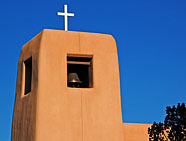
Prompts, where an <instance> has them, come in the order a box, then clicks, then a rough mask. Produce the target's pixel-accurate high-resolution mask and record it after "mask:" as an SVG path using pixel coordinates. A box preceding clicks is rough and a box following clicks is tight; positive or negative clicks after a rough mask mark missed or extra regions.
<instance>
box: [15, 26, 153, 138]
mask: <svg viewBox="0 0 186 141" xmlns="http://www.w3.org/2000/svg"><path fill="white" fill-rule="evenodd" d="M149 126H150V125H149V124H134V123H123V122H122V113H121V98H120V77H119V66H118V55H117V47H116V43H115V40H114V38H113V37H112V36H111V35H107V34H97V33H84V32H73V31H63V30H50V29H44V30H43V31H42V32H41V33H39V34H38V35H37V36H36V37H34V38H33V39H32V40H31V41H29V42H28V43H26V44H25V45H24V46H23V48H22V50H21V54H20V57H19V63H18V74H17V84H16V98H15V106H14V115H13V124H12V141H148V133H147V130H148V127H149Z"/></svg>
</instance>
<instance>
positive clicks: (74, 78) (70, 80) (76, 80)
mask: <svg viewBox="0 0 186 141" xmlns="http://www.w3.org/2000/svg"><path fill="white" fill-rule="evenodd" d="M67 81H68V83H82V82H81V81H80V80H79V77H78V75H77V73H69V74H68V76H67Z"/></svg>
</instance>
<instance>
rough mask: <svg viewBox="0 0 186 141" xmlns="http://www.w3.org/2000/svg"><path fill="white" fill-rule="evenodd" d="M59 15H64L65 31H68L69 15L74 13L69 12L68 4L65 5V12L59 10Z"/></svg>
mask: <svg viewBox="0 0 186 141" xmlns="http://www.w3.org/2000/svg"><path fill="white" fill-rule="evenodd" d="M57 15H58V16H64V18H65V20H64V25H65V31H68V19H67V18H68V17H73V16H74V13H68V12H67V5H64V13H62V12H57Z"/></svg>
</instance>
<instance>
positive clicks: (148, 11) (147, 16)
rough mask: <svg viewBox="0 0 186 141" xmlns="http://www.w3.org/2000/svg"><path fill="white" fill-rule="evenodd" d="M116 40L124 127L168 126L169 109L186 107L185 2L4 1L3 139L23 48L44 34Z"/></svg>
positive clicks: (0, 7) (0, 30)
mask: <svg viewBox="0 0 186 141" xmlns="http://www.w3.org/2000/svg"><path fill="white" fill-rule="evenodd" d="M64 4H68V11H69V12H74V13H75V17H73V18H71V17H70V18H69V30H71V31H82V32H95V33H106V34H112V35H113V36H114V38H115V39H116V43H117V47H118V55H119V67H120V79H121V102H122V114H123V121H124V122H137V123H153V121H163V119H164V117H165V107H166V106H168V105H175V104H177V103H178V102H185V101H186V8H185V7H186V1H185V0H141V1H139V0H130V1H124V0H116V1H114V0H101V1H100V0H92V1H87V0H78V1H77V0H74V1H69V0H51V1H49V0H32V1H25V0H8V1H0V49H1V51H0V66H1V69H0V90H1V91H0V95H1V99H0V114H1V116H0V138H1V140H2V141H10V137H11V124H12V115H13V106H14V98H15V88H16V77H17V64H18V58H19V54H20V51H21V47H22V46H23V45H24V44H25V43H26V42H28V41H29V40H30V39H31V38H33V37H34V36H35V35H37V34H38V33H39V32H41V31H42V30H43V29H45V28H47V29H59V30H63V29H64V25H63V17H59V16H57V15H56V13H57V12H58V11H63V5H64Z"/></svg>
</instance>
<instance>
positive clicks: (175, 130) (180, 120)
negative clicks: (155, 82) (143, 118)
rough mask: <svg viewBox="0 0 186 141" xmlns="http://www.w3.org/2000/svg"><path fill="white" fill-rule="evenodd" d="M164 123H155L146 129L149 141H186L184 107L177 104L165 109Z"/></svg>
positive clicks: (185, 110) (185, 113)
mask: <svg viewBox="0 0 186 141" xmlns="http://www.w3.org/2000/svg"><path fill="white" fill-rule="evenodd" d="M166 114H167V115H166V117H165V120H164V123H161V122H160V123H156V122H154V124H153V125H152V126H151V127H150V128H148V134H149V141H186V107H185V104H184V103H182V104H180V103H178V105H177V107H176V106H172V107H170V106H168V107H166Z"/></svg>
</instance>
